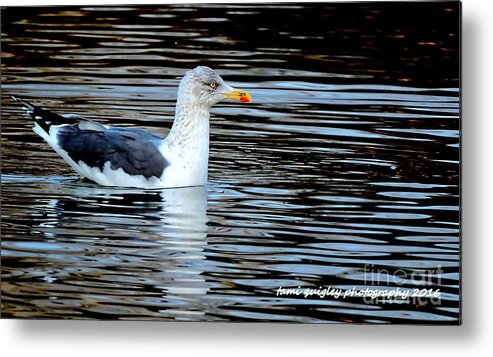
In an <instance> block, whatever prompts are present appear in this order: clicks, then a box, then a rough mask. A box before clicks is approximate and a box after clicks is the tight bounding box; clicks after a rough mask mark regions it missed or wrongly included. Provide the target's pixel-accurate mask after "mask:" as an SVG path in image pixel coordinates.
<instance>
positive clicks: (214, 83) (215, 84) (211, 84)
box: [209, 81, 219, 89]
mask: <svg viewBox="0 0 493 357" xmlns="http://www.w3.org/2000/svg"><path fill="white" fill-rule="evenodd" d="M209 87H211V88H212V89H216V88H217V87H219V84H218V83H217V82H216V81H212V82H211V83H209Z"/></svg>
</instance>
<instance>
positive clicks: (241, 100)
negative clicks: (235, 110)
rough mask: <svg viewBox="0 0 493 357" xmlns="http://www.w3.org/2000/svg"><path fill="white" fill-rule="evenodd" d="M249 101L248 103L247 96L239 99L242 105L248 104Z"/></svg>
mask: <svg viewBox="0 0 493 357" xmlns="http://www.w3.org/2000/svg"><path fill="white" fill-rule="evenodd" d="M249 101H250V99H248V97H247V96H244V97H241V98H240V102H242V103H248V102H249Z"/></svg>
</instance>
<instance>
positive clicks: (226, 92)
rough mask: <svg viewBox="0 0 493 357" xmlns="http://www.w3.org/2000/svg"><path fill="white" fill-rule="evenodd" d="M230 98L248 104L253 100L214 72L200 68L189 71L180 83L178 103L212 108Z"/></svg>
mask: <svg viewBox="0 0 493 357" xmlns="http://www.w3.org/2000/svg"><path fill="white" fill-rule="evenodd" d="M225 98H228V99H233V100H237V101H240V102H242V103H248V102H250V101H251V100H252V97H251V96H250V93H248V92H247V91H245V90H241V89H235V88H233V87H231V86H229V85H228V84H227V83H226V82H224V80H223V79H222V78H221V76H220V75H219V74H217V73H216V72H215V71H214V70H212V69H211V68H209V67H205V66H198V67H195V68H194V69H192V70H191V71H188V72H187V73H186V75H185V77H183V79H182V80H181V82H180V87H179V89H178V101H183V100H186V101H187V102H188V103H190V104H193V105H197V106H201V105H204V106H206V107H209V108H210V107H212V106H213V105H214V104H216V103H218V102H220V101H221V100H223V99H225Z"/></svg>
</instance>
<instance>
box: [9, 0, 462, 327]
mask: <svg viewBox="0 0 493 357" xmlns="http://www.w3.org/2000/svg"><path fill="white" fill-rule="evenodd" d="M418 19H419V20H418ZM458 25H459V9H458V4H457V3H455V2H453V3H446V2H442V3H427V4H419V3H399V4H370V3H367V4H352V5H347V4H346V5H340V4H329V5H310V4H304V5H298V4H288V5H282V6H281V5H276V6H272V5H255V6H253V5H228V6H225V5H202V6H186V5H179V6H178V5H177V6H169V5H166V6H164V5H163V6H142V7H135V6H125V7H113V8H111V7H88V6H87V7H66V8H60V7H45V8H42V7H37V8H8V9H5V10H3V11H2V26H3V27H2V117H1V124H2V141H1V143H2V187H1V188H2V197H1V199H2V283H1V288H2V310H1V312H2V315H3V316H4V317H31V318H32V317H39V318H84V319H85V318H101V319H163V320H198V321H204V320H206V321H264V320H270V321H292V322H376V323H388V322H398V323H457V322H458V319H459V286H460V284H459V283H460V282H459V253H460V249H459V248H460V240H459V233H460V231H459V230H460V226H459V168H460V167H459V124H460V121H459V114H460V112H459V51H458V45H459V33H458ZM199 64H203V65H209V66H211V67H213V68H215V69H217V70H218V71H219V72H220V74H221V75H222V76H223V78H225V79H226V80H227V81H229V82H230V83H231V84H232V85H234V86H237V87H240V88H244V89H247V90H249V91H250V92H251V94H252V96H253V103H252V104H251V105H243V104H236V103H223V104H221V105H219V106H217V107H216V108H214V109H213V118H212V123H211V154H210V156H211V157H210V172H209V184H208V186H207V187H205V188H186V189H171V190H161V191H144V190H138V189H130V190H127V189H113V188H103V187H98V186H96V185H93V184H91V183H87V182H80V181H78V180H77V177H76V176H75V175H74V173H73V172H72V171H71V170H70V168H69V167H68V165H65V164H64V163H63V162H62V160H61V159H59V158H58V156H57V154H56V153H54V152H53V151H52V150H51V149H50V148H49V147H48V145H46V144H45V143H44V142H43V141H42V139H41V138H39V137H37V136H36V134H34V133H33V132H32V131H31V123H30V120H29V118H27V116H26V115H25V114H24V113H23V112H22V111H21V110H20V108H19V107H18V106H17V105H16V104H15V103H13V101H12V100H11V99H10V95H12V94H15V95H18V96H21V97H23V98H25V99H27V100H30V101H33V102H34V103H37V104H40V105H43V106H45V107H47V108H51V109H55V110H58V111H60V112H62V113H78V114H81V115H84V116H86V117H89V118H92V119H95V120H98V121H100V122H103V123H107V124H114V125H122V126H139V127H144V128H147V129H150V130H153V131H154V132H156V133H158V134H161V135H163V136H164V135H166V133H167V131H168V130H169V128H170V126H171V122H172V118H173V110H174V102H175V99H176V89H177V84H178V81H179V79H180V77H181V76H182V75H183V73H184V72H185V71H186V70H187V69H189V68H193V67H195V66H196V65H199ZM320 286H322V287H328V286H330V287H333V288H337V289H343V291H346V290H351V289H353V288H355V289H365V288H370V289H375V288H378V287H379V288H380V289H389V290H392V291H396V289H397V288H399V289H400V290H401V291H412V289H414V288H419V289H421V288H426V289H431V290H432V292H433V293H435V292H436V291H438V289H439V294H440V296H439V298H438V299H434V298H424V299H415V298H409V299H408V300H405V301H402V300H398V299H391V301H388V300H385V301H382V300H381V299H380V300H378V301H371V300H369V299H365V298H362V297H357V296H348V297H345V298H343V297H342V296H341V297H338V298H336V297H334V296H325V297H321V296H317V295H313V296H308V297H306V298H305V297H304V296H303V294H302V295H289V296H288V295H277V293H276V292H277V290H278V288H279V287H283V288H298V287H300V290H302V291H304V289H305V288H318V287H320Z"/></svg>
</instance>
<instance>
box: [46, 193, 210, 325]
mask: <svg viewBox="0 0 493 357" xmlns="http://www.w3.org/2000/svg"><path fill="white" fill-rule="evenodd" d="M50 205H51V206H52V207H51V208H50V210H51V211H52V212H53V213H55V216H56V217H57V219H55V220H53V219H51V220H50V221H49V223H48V226H46V225H45V226H44V227H43V228H44V232H45V236H46V237H52V238H53V237H54V235H57V232H60V227H69V226H70V227H71V228H77V231H78V232H79V238H82V237H86V239H85V242H86V243H85V250H86V251H87V253H86V255H90V256H91V257H90V258H91V259H92V260H91V264H90V265H91V266H90V269H87V272H86V274H88V275H89V277H88V279H97V286H101V284H103V286H108V287H111V288H118V290H117V291H118V296H116V295H115V296H111V297H110V299H111V300H112V301H113V303H115V304H117V305H118V304H124V305H125V306H135V307H136V308H137V307H138V308H139V309H141V306H142V305H144V306H146V308H149V306H150V305H152V316H160V317H168V318H173V319H179V320H197V319H200V318H201V317H200V316H201V315H202V314H204V310H205V309H204V308H203V306H204V296H205V295H206V294H207V292H208V291H209V286H208V284H207V282H206V280H205V277H204V275H203V273H204V267H205V266H206V264H205V263H206V262H205V260H206V257H205V255H204V250H205V248H206V245H207V241H206V239H207V229H208V227H207V222H208V219H207V214H206V213H207V189H206V187H187V188H178V189H164V190H159V191H156V190H147V191H146V190H138V189H111V188H109V189H107V188H100V187H95V186H93V185H86V184H72V185H68V190H67V192H64V197H63V199H55V200H51V201H50ZM49 226H51V228H52V229H49ZM59 238H60V237H59ZM87 242H90V244H87ZM98 264H99V265H98ZM98 270H99V271H98ZM126 287H128V288H129V290H128V294H127V293H126V290H125V289H126ZM136 289H138V291H143V293H142V295H140V296H139V295H138V294H137V292H136ZM88 290H90V287H89V286H86V287H85V291H86V292H88ZM139 315H141V313H139Z"/></svg>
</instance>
